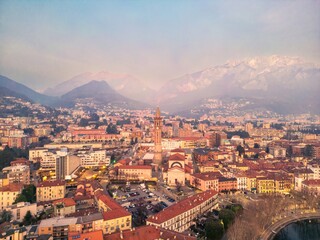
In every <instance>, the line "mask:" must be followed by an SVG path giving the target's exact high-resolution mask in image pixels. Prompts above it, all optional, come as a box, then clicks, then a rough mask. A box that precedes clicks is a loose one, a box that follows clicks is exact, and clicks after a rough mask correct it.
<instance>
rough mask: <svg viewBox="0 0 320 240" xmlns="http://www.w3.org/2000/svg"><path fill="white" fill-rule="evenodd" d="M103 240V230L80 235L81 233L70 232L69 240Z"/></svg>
mask: <svg viewBox="0 0 320 240" xmlns="http://www.w3.org/2000/svg"><path fill="white" fill-rule="evenodd" d="M74 239H77V240H88V239H92V240H103V232H102V230H98V231H93V232H87V233H79V232H69V233H68V240H74Z"/></svg>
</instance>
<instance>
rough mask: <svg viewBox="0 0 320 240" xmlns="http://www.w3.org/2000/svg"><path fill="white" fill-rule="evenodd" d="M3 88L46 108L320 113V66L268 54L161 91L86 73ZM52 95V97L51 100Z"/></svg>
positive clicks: (2, 80)
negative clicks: (203, 106)
mask: <svg viewBox="0 0 320 240" xmlns="http://www.w3.org/2000/svg"><path fill="white" fill-rule="evenodd" d="M0 87H5V88H8V89H10V90H11V91H13V92H17V93H19V94H23V95H25V96H26V97H28V98H29V99H32V100H33V101H35V102H40V103H42V104H45V105H51V106H52V105H54V106H61V105H74V104H75V100H76V99H84V98H91V99H92V100H94V101H97V102H100V103H102V104H107V103H116V104H120V103H125V104H124V105H125V106H132V107H134V106H136V107H142V106H146V105H144V104H142V103H141V102H145V103H148V104H151V105H160V107H161V108H163V109H164V110H168V111H171V112H177V111H182V110H183V111H184V110H187V109H191V107H192V108H196V107H197V104H199V103H200V102H202V100H203V99H205V98H212V97H214V98H220V99H223V98H230V97H234V98H238V97H244V98H250V99H253V101H254V99H256V102H257V103H259V104H258V105H259V106H258V107H259V108H265V109H267V110H272V111H275V112H278V113H305V112H311V113H317V114H318V113H320V95H319V94H318V92H319V90H320V66H319V65H317V64H313V63H308V62H306V61H304V60H302V59H300V58H298V57H287V56H277V55H273V56H268V57H255V58H247V59H243V60H237V61H228V62H226V63H225V64H222V65H218V66H214V67H210V68H206V69H202V70H200V71H197V72H194V73H190V74H185V75H183V76H181V77H178V78H175V79H172V80H169V81H167V82H166V83H164V85H163V87H162V88H161V89H159V90H158V91H155V90H152V89H151V88H149V87H148V86H147V84H146V83H145V82H143V81H141V80H139V79H137V78H135V77H133V76H131V75H129V74H114V73H110V72H98V73H83V74H80V75H77V76H75V77H73V78H71V79H69V80H67V81H65V82H62V83H60V84H58V85H57V86H55V87H52V88H50V89H47V90H46V91H45V92H44V94H40V93H38V92H35V91H33V90H32V89H30V88H28V87H26V86H24V85H22V84H19V83H17V82H14V81H13V80H10V79H8V78H6V77H4V76H0ZM48 95H50V96H48Z"/></svg>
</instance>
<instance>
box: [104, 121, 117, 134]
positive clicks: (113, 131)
mask: <svg viewBox="0 0 320 240" xmlns="http://www.w3.org/2000/svg"><path fill="white" fill-rule="evenodd" d="M106 132H107V133H108V134H118V130H117V126H116V125H114V124H112V123H110V124H109V125H108V127H107V129H106Z"/></svg>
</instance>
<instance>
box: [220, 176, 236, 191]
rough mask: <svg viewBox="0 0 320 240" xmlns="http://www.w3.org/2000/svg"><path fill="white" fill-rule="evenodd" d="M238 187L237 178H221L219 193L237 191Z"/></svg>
mask: <svg viewBox="0 0 320 240" xmlns="http://www.w3.org/2000/svg"><path fill="white" fill-rule="evenodd" d="M237 187H238V183H237V179H236V178H225V177H219V192H229V191H236V190H237Z"/></svg>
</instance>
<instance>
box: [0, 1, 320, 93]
mask: <svg viewBox="0 0 320 240" xmlns="http://www.w3.org/2000/svg"><path fill="white" fill-rule="evenodd" d="M272 54H278V55H288V56H300V57H303V58H304V59H306V60H308V61H313V62H318V63H319V62H320V0H313V1H311V0H301V1H292V0H288V1H286V0H283V1H281V0H276V1H272V0H271V1H270V0H266V1H259V0H254V1H238V0H233V1H231V0H230V1H228V0H227V1H223V0H221V1H214V0H209V1H204V0H194V1H187V0H168V1H165V0H144V1H139V0H135V1H134V0H130V1H129V0H128V1H124V0H118V1H102V0H101V1H94V0H87V1H81V0H74V1H73V0H65V1H62V0H61V1H54V0H50V1H49V0H47V1H46V0H36V1H32V0H27V1H23V0H19V1H14V0H10V1H9V0H8V1H4V0H0V74H1V75H5V76H7V77H9V78H12V79H13V80H16V81H19V82H21V83H24V84H26V85H28V86H30V87H32V88H34V89H44V88H46V87H47V86H53V85H56V84H57V83H59V82H62V81H65V80H67V79H69V78H71V77H73V76H75V75H77V74H80V73H83V72H88V71H92V72H96V71H110V72H118V73H130V74H132V75H134V76H136V77H137V78H140V79H141V80H143V81H145V82H148V83H149V85H150V86H153V87H158V86H160V85H162V83H163V82H164V81H167V80H169V79H172V78H175V77H178V76H180V75H182V74H185V73H191V72H194V71H197V70H201V69H203V68H206V67H210V66H215V65H218V64H223V63H224V62H226V61H227V60H229V59H242V58H246V57H251V56H262V55H272Z"/></svg>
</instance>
